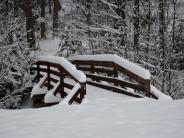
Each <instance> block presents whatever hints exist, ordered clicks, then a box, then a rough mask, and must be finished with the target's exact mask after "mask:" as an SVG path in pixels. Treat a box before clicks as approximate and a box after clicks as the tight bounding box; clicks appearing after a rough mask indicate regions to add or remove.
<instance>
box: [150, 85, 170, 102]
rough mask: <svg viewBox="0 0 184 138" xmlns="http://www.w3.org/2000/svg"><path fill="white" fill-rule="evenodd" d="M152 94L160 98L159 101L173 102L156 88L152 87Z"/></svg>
mask: <svg viewBox="0 0 184 138" xmlns="http://www.w3.org/2000/svg"><path fill="white" fill-rule="evenodd" d="M151 92H152V93H153V94H154V95H155V96H156V97H158V100H172V98H171V97H170V96H168V95H165V94H164V93H162V92H161V91H159V90H158V89H157V88H156V87H154V86H153V85H151Z"/></svg>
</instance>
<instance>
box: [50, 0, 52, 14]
mask: <svg viewBox="0 0 184 138" xmlns="http://www.w3.org/2000/svg"><path fill="white" fill-rule="evenodd" d="M51 3H52V2H51V0H49V13H50V14H52V6H51Z"/></svg>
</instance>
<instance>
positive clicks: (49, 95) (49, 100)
mask: <svg viewBox="0 0 184 138" xmlns="http://www.w3.org/2000/svg"><path fill="white" fill-rule="evenodd" d="M59 84H60V82H58V83H56V84H55V85H54V88H53V89H51V90H50V91H49V92H48V93H47V94H46V95H45V96H44V102H45V103H57V102H60V101H61V100H62V99H61V98H60V97H61V96H60V95H56V96H54V92H55V91H56V89H57V88H58V86H59Z"/></svg>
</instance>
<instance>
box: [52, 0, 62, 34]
mask: <svg viewBox="0 0 184 138" xmlns="http://www.w3.org/2000/svg"><path fill="white" fill-rule="evenodd" d="M53 2H54V11H53V36H56V34H57V30H58V19H59V18H58V12H59V10H60V9H61V5H60V2H59V1H58V0H53Z"/></svg>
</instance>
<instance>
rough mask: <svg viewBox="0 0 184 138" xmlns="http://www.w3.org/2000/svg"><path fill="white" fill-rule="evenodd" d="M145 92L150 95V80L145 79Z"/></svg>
mask: <svg viewBox="0 0 184 138" xmlns="http://www.w3.org/2000/svg"><path fill="white" fill-rule="evenodd" d="M145 86H146V87H145V92H146V96H147V97H150V96H151V81H150V80H145Z"/></svg>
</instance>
